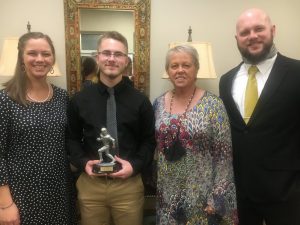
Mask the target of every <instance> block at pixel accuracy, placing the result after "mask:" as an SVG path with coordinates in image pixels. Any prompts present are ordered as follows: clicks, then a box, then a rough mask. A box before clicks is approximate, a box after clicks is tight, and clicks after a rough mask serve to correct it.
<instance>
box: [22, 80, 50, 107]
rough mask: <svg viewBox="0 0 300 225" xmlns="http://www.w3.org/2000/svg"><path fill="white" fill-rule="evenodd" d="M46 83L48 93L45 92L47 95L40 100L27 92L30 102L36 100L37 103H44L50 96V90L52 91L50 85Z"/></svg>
mask: <svg viewBox="0 0 300 225" xmlns="http://www.w3.org/2000/svg"><path fill="white" fill-rule="evenodd" d="M47 84H48V94H47V97H46V98H45V99H42V100H38V99H35V98H33V97H31V96H30V94H29V93H27V98H28V99H29V100H30V101H31V102H37V103H44V102H46V101H47V100H48V99H49V98H50V95H51V92H52V88H51V85H50V84H49V83H47Z"/></svg>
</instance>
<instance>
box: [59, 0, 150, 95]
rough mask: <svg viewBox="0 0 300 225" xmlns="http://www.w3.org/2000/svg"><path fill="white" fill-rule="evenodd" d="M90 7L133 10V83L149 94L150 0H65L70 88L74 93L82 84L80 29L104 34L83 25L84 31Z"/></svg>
mask: <svg viewBox="0 0 300 225" xmlns="http://www.w3.org/2000/svg"><path fill="white" fill-rule="evenodd" d="M91 9H98V10H108V11H120V12H124V11H129V12H131V13H133V17H134V32H133V37H132V38H131V39H132V41H130V40H128V45H129V53H131V55H130V56H132V59H133V71H134V74H133V75H134V86H135V87H136V88H137V89H139V90H140V91H141V92H143V93H144V94H146V95H147V96H149V91H150V0H97V1H95V0H64V10H65V32H66V34H65V38H66V68H67V88H68V92H69V93H70V94H71V95H73V94H74V93H75V92H77V91H79V90H80V86H81V73H80V71H81V43H80V40H81V39H80V37H81V33H83V34H97V35H98V34H101V31H96V32H93V31H91V30H89V31H86V29H89V28H84V30H85V31H84V30H81V29H80V25H81V21H80V17H81V14H83V13H85V12H86V10H88V11H89V10H91ZM118 31H119V30H118ZM119 32H120V33H122V31H119ZM122 34H123V33H122ZM123 35H124V34H123ZM90 36H92V35H90ZM127 39H128V38H127ZM129 39H130V38H129ZM130 42H132V44H131V43H130ZM95 45H96V43H95ZM131 45H132V47H130V46H131ZM131 48H132V51H131Z"/></svg>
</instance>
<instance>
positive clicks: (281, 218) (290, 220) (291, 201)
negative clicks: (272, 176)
mask: <svg viewBox="0 0 300 225" xmlns="http://www.w3.org/2000/svg"><path fill="white" fill-rule="evenodd" d="M238 214H239V220H240V223H239V225H263V222H264V221H265V224H266V225H300V185H299V183H298V184H296V185H295V188H294V189H293V191H292V192H291V193H290V195H289V196H288V198H287V199H286V201H283V202H276V203H273V202H272V203H268V202H265V203H255V202H252V201H250V200H248V199H241V198H238Z"/></svg>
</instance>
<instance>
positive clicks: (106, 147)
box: [93, 128, 119, 174]
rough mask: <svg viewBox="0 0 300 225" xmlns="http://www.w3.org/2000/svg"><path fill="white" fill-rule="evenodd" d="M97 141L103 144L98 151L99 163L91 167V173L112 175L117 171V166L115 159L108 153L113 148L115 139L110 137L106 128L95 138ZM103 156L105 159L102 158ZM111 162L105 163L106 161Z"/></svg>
mask: <svg viewBox="0 0 300 225" xmlns="http://www.w3.org/2000/svg"><path fill="white" fill-rule="evenodd" d="M97 141H100V142H102V143H103V146H102V147H101V148H99V149H98V154H99V158H100V162H99V163H97V164H95V165H93V173H96V174H102V173H114V172H116V171H117V170H118V168H117V167H118V166H119V164H118V163H117V162H116V160H115V158H114V157H113V156H112V155H111V154H110V153H109V152H110V150H111V149H112V148H115V147H116V146H115V139H114V138H113V137H112V136H110V134H109V133H108V131H107V129H106V128H102V129H101V133H100V137H99V138H97ZM103 154H105V156H106V157H105V158H104V157H103ZM109 159H110V160H111V161H107V160H109Z"/></svg>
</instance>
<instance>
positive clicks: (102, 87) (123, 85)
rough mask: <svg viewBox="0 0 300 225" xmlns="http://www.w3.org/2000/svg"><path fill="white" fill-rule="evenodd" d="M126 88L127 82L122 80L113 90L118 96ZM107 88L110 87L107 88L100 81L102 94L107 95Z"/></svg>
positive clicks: (99, 87)
mask: <svg viewBox="0 0 300 225" xmlns="http://www.w3.org/2000/svg"><path fill="white" fill-rule="evenodd" d="M125 86H126V82H125V81H124V80H123V79H122V80H121V81H120V82H119V83H117V84H116V85H115V86H113V87H112V88H113V89H114V91H115V94H118V93H120V92H121V91H122V90H123V89H124V87H125ZM107 88H108V86H106V85H105V84H104V83H102V82H101V81H99V86H98V89H99V91H100V93H101V94H103V93H106V89H107Z"/></svg>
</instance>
